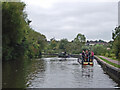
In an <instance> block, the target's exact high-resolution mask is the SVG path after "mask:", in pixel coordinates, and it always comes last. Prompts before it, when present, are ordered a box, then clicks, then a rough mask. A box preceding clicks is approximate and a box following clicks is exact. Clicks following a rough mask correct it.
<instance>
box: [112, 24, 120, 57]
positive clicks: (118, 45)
mask: <svg viewBox="0 0 120 90" xmlns="http://www.w3.org/2000/svg"><path fill="white" fill-rule="evenodd" d="M112 38H113V40H114V42H113V50H114V53H115V55H116V58H117V59H120V26H118V27H116V28H115V30H114V32H113V33H112Z"/></svg>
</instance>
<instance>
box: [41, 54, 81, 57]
mask: <svg viewBox="0 0 120 90" xmlns="http://www.w3.org/2000/svg"><path fill="white" fill-rule="evenodd" d="M42 55H47V56H58V55H59V54H58V53H52V54H51V53H48V54H46V53H42ZM69 56H70V57H74V58H80V57H81V55H80V54H69Z"/></svg>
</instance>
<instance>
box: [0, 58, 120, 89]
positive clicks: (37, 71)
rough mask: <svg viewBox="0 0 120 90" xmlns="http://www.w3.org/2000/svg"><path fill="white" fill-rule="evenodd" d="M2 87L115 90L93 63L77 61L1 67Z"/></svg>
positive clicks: (52, 60)
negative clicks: (103, 89) (85, 64)
mask: <svg viewBox="0 0 120 90" xmlns="http://www.w3.org/2000/svg"><path fill="white" fill-rule="evenodd" d="M2 70H3V71H2V75H3V76H2V77H3V78H2V79H3V80H2V85H3V88H116V87H117V86H118V84H117V83H116V82H114V81H113V80H112V79H111V78H110V77H109V76H108V75H107V74H106V73H105V72H104V71H103V69H102V68H101V66H100V65H99V64H98V63H97V61H96V60H94V65H93V66H89V65H88V66H82V65H81V64H79V63H78V62H77V58H67V59H62V58H57V57H52V58H41V59H34V60H18V61H10V62H4V63H3V64H2Z"/></svg>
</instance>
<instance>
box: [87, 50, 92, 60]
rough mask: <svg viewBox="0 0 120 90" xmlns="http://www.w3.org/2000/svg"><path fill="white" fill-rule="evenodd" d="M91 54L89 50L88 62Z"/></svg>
mask: <svg viewBox="0 0 120 90" xmlns="http://www.w3.org/2000/svg"><path fill="white" fill-rule="evenodd" d="M90 56H91V52H90V50H88V62H89V61H90Z"/></svg>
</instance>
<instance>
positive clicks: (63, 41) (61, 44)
mask: <svg viewBox="0 0 120 90" xmlns="http://www.w3.org/2000/svg"><path fill="white" fill-rule="evenodd" d="M67 44H68V40H67V39H61V40H60V42H59V49H61V50H62V51H66V48H67Z"/></svg>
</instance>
